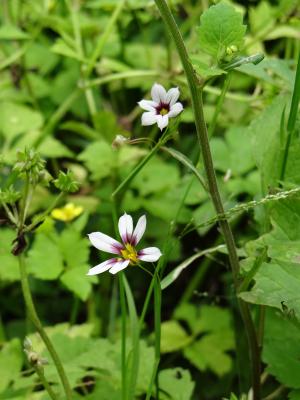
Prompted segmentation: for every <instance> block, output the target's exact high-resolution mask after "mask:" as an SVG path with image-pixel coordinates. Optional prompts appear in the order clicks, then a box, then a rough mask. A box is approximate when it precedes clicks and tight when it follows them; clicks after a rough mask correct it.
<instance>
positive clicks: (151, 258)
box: [138, 247, 162, 262]
mask: <svg viewBox="0 0 300 400" xmlns="http://www.w3.org/2000/svg"><path fill="white" fill-rule="evenodd" d="M161 256H162V254H161V251H160V250H159V248H157V247H146V248H145V249H143V250H140V251H139V252H138V259H139V260H141V261H146V262H155V261H157V260H158V259H159V258H160V257H161Z"/></svg>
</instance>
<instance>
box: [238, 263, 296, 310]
mask: <svg viewBox="0 0 300 400" xmlns="http://www.w3.org/2000/svg"><path fill="white" fill-rule="evenodd" d="M254 279H255V285H254V287H253V288H252V289H251V291H250V292H243V293H241V294H240V297H241V298H242V299H243V300H245V301H248V302H250V303H254V304H262V305H267V306H270V307H276V308H278V309H279V310H282V309H283V308H285V307H287V308H288V310H290V311H291V312H292V313H294V314H295V315H296V317H297V318H299V317H300V298H299V285H300V271H299V265H295V264H291V263H286V262H281V263H280V264H279V263H275V261H274V262H272V263H269V264H267V263H263V264H262V265H261V267H260V269H259V271H258V272H257V274H256V275H255V278H254Z"/></svg>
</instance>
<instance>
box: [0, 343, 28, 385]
mask: <svg viewBox="0 0 300 400" xmlns="http://www.w3.org/2000/svg"><path fill="white" fill-rule="evenodd" d="M22 364H23V354H22V349H21V344H20V341H19V339H13V340H11V341H10V342H7V343H5V344H4V346H3V347H2V348H1V351H0V371H1V374H0V392H2V391H3V390H4V389H6V388H7V386H8V385H9V383H10V382H12V381H13V380H15V379H16V377H17V376H18V375H19V373H20V371H21V368H22Z"/></svg>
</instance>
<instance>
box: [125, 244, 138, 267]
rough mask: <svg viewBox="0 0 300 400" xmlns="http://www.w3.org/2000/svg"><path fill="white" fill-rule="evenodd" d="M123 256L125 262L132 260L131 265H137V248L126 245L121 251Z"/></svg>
mask: <svg viewBox="0 0 300 400" xmlns="http://www.w3.org/2000/svg"><path fill="white" fill-rule="evenodd" d="M121 254H122V257H123V258H124V259H125V260H130V264H136V263H137V261H138V256H137V252H136V251H135V248H134V247H133V246H132V245H131V244H129V243H127V244H126V245H125V249H123V250H121Z"/></svg>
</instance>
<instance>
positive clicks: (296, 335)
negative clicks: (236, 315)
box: [262, 310, 300, 399]
mask: <svg viewBox="0 0 300 400" xmlns="http://www.w3.org/2000/svg"><path fill="white" fill-rule="evenodd" d="M262 358H263V361H264V362H265V363H266V364H267V372H268V373H270V374H272V375H274V376H275V377H276V379H277V380H278V381H279V382H280V383H282V384H283V385H285V386H287V387H290V388H293V389H300V380H299V376H300V364H299V358H300V331H299V326H296V325H294V324H293V323H292V322H291V321H290V320H289V319H288V318H283V317H282V315H280V313H278V312H277V311H274V310H269V312H267V314H266V321H265V333H264V346H263V354H262ZM294 398H295V399H296V398H297V397H294Z"/></svg>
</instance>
